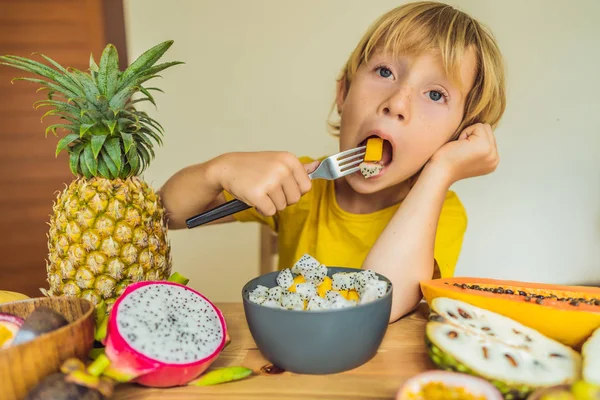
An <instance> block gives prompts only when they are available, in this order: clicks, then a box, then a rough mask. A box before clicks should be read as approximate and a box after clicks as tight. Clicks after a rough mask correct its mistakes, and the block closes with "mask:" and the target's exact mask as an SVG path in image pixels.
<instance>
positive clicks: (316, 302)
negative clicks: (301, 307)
mask: <svg viewBox="0 0 600 400" xmlns="http://www.w3.org/2000/svg"><path fill="white" fill-rule="evenodd" d="M329 308H330V303H329V301H328V300H327V299H324V298H322V297H321V296H319V295H317V294H315V295H313V296H312V297H311V298H310V299H309V300H308V304H307V305H306V309H307V310H327V309H329Z"/></svg>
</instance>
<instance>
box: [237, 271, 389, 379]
mask: <svg viewBox="0 0 600 400" xmlns="http://www.w3.org/2000/svg"><path fill="white" fill-rule="evenodd" d="M355 271H356V269H353V268H341V267H329V268H328V275H329V276H330V277H331V275H333V274H334V273H336V272H355ZM278 273H279V272H278V271H277V272H271V273H268V274H265V275H261V276H259V277H257V278H254V279H252V280H251V281H250V282H248V283H247V284H246V285H245V286H244V288H243V289H242V298H243V303H244V311H245V314H246V321H247V322H248V326H249V328H250V333H251V334H252V337H253V338H254V341H255V342H256V345H257V346H258V349H259V350H260V351H261V353H262V354H263V356H264V357H265V358H266V359H267V360H269V361H270V362H271V363H273V364H274V365H276V366H277V367H280V368H283V369H284V370H286V371H290V372H294V373H298V374H332V373H338V372H343V371H347V370H350V369H353V368H356V367H358V366H360V365H362V364H364V363H366V362H367V361H369V360H370V359H371V358H373V356H375V354H376V353H377V349H378V348H379V345H380V344H381V341H382V340H383V337H384V335H385V332H386V330H387V327H388V321H389V318H390V313H391V309H392V290H393V288H392V284H391V282H390V281H389V280H388V279H387V278H385V277H384V276H383V275H380V274H378V276H379V279H380V280H385V281H386V282H388V284H389V285H388V291H387V293H386V294H385V295H384V296H383V297H381V298H379V299H377V300H375V301H373V302H369V303H365V304H359V305H357V306H354V307H348V308H343V309H336V310H319V311H296V310H285V309H278V308H271V307H267V306H262V305H260V304H256V303H253V302H251V301H250V300H249V298H248V294H249V293H250V292H251V291H252V290H254V288H256V286H258V285H263V286H266V287H269V288H271V287H274V286H276V285H277V282H276V278H277V274H278Z"/></svg>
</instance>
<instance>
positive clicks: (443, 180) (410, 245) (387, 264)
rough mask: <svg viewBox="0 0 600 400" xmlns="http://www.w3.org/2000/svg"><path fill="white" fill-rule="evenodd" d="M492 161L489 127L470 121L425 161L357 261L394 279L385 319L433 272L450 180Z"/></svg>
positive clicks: (403, 307)
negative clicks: (440, 219)
mask: <svg viewBox="0 0 600 400" xmlns="http://www.w3.org/2000/svg"><path fill="white" fill-rule="evenodd" d="M498 162H499V158H498V152H497V149H496V142H495V138H494V134H493V132H492V129H491V127H490V126H489V125H487V124H485V125H484V124H475V125H472V126H469V127H467V128H466V129H465V130H464V131H463V132H462V133H461V135H460V137H459V139H458V140H456V141H453V142H450V143H447V144H446V145H444V146H443V147H442V148H441V149H440V150H438V151H437V152H436V153H435V154H434V156H433V157H432V158H431V160H430V161H429V162H428V163H427V164H426V165H425V167H424V168H423V171H422V172H421V174H420V176H419V179H418V180H417V182H416V183H415V185H414V186H413V187H412V189H411V190H410V192H409V193H408V195H407V196H406V198H405V199H404V200H403V202H402V205H401V206H400V207H399V208H398V211H397V212H396V214H395V215H394V216H393V217H392V219H391V220H390V222H389V223H388V225H387V226H386V228H385V229H384V230H383V232H382V234H381V235H380V236H379V238H378V239H377V241H376V242H375V244H374V245H373V248H372V249H371V251H370V252H369V254H368V255H367V257H366V258H365V261H364V263H363V268H364V269H372V270H373V271H375V272H378V273H380V274H382V275H385V276H386V277H388V278H389V279H390V281H392V284H393V285H394V293H393V299H392V313H391V316H390V322H392V321H395V320H397V319H398V318H401V317H402V316H404V315H406V314H407V313H408V312H410V311H411V310H412V309H414V307H415V306H416V305H417V303H418V302H419V301H420V300H421V297H422V295H421V291H420V286H419V282H420V281H422V280H425V279H431V277H432V275H433V267H434V262H435V261H434V256H433V255H434V245H435V237H436V230H437V226H438V220H439V217H440V212H441V209H442V205H443V204H444V199H445V197H446V193H447V191H448V189H449V188H450V186H451V185H452V184H453V183H454V182H456V181H458V180H461V179H465V178H469V177H473V176H479V175H485V174H488V173H490V172H492V171H494V170H495V169H496V167H497V165H498Z"/></svg>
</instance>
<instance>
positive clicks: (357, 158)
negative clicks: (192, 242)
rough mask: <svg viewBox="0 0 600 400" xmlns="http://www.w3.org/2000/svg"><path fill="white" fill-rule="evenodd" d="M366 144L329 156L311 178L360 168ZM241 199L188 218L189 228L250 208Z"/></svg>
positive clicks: (331, 177) (330, 176)
mask: <svg viewBox="0 0 600 400" xmlns="http://www.w3.org/2000/svg"><path fill="white" fill-rule="evenodd" d="M366 148H367V147H366V146H359V147H356V148H353V149H350V150H346V151H342V152H340V153H337V154H334V155H332V156H329V157H327V158H326V159H324V160H323V161H321V162H320V163H319V166H318V167H317V169H315V170H314V171H313V172H311V173H310V174H308V177H309V178H310V179H327V180H334V179H338V178H342V177H344V176H346V175H349V174H353V173H355V172H356V171H359V170H360V167H359V165H360V163H361V162H362V161H363V159H364V155H365V149H366ZM250 207H251V206H249V205H248V204H246V203H244V202H243V201H241V200H238V199H233V200H230V201H228V202H227V203H223V204H221V205H220V206H217V207H215V208H213V209H211V210H208V211H205V212H203V213H201V214H198V215H195V216H193V217H190V218H188V219H186V221H185V223H186V225H187V227H188V229H191V228H195V227H197V226H200V225H204V224H207V223H209V222H212V221H214V220H217V219H220V218H223V217H226V216H228V215H231V214H235V213H238V212H240V211H244V210H246V209H248V208H250Z"/></svg>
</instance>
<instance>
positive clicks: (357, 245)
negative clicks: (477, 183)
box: [224, 157, 467, 278]
mask: <svg viewBox="0 0 600 400" xmlns="http://www.w3.org/2000/svg"><path fill="white" fill-rule="evenodd" d="M300 161H301V162H302V163H304V164H306V163H309V162H311V161H312V159H310V158H306V157H302V158H300ZM224 194H225V198H226V199H227V201H229V200H232V199H233V196H231V194H230V193H227V192H224ZM398 207H400V204H397V205H394V206H391V207H388V208H385V209H383V210H379V211H376V212H373V213H370V214H351V213H349V212H346V211H344V210H343V209H341V208H340V206H339V205H338V204H337V201H336V198H335V187H334V182H333V181H329V180H324V179H315V180H313V181H312V188H311V190H310V191H309V192H308V193H306V194H304V196H302V198H301V199H300V201H299V202H298V203H296V204H293V205H291V206H288V207H286V208H285V209H284V210H283V211H280V212H278V213H277V214H275V215H274V216H272V217H265V216H263V215H261V214H260V213H258V212H257V211H256V210H255V209H254V208H249V209H247V210H244V211H241V212H239V213H237V214H234V217H235V218H236V220H237V221H242V222H251V221H254V222H260V223H263V224H266V225H268V226H269V227H271V229H272V230H273V231H274V232H276V233H277V236H278V246H279V265H278V268H279V269H280V270H281V269H283V268H290V267H292V266H293V265H294V263H295V262H296V261H297V260H298V259H299V258H300V257H302V255H303V254H304V253H308V254H310V255H311V256H313V257H315V258H316V259H317V260H319V261H320V262H321V263H322V264H324V265H327V266H343V267H352V268H361V266H362V263H363V260H364V259H365V257H366V256H367V254H368V252H369V251H370V249H371V247H372V246H373V244H374V243H375V241H376V240H377V238H378V237H379V235H380V234H381V232H382V231H383V229H384V228H385V227H386V225H387V223H388V222H389V221H390V219H391V218H392V216H393V215H394V213H395V212H396V210H397V209H398ZM466 228H467V215H466V212H465V209H464V207H463V205H462V204H461V202H460V200H459V198H458V196H457V195H456V193H454V192H453V191H448V193H447V194H446V199H445V201H444V204H443V207H442V210H441V213H440V219H439V221H438V228H437V232H436V238H435V247H434V258H435V260H436V261H437V264H438V266H439V273H440V274H441V276H442V277H443V278H445V277H450V276H453V274H454V269H455V267H456V263H457V261H458V256H459V253H460V250H461V246H462V242H463V236H464V232H465V230H466ZM435 275H437V274H435V273H434V276H435Z"/></svg>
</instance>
